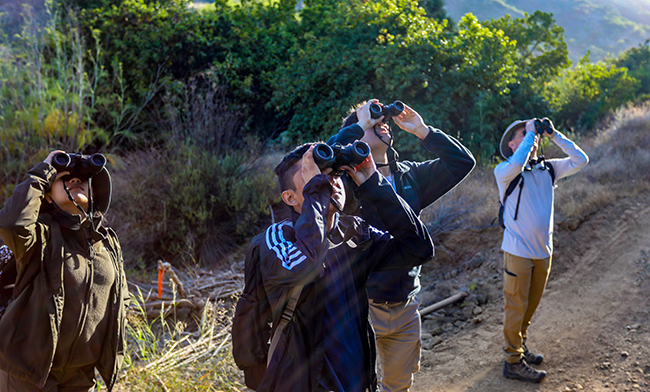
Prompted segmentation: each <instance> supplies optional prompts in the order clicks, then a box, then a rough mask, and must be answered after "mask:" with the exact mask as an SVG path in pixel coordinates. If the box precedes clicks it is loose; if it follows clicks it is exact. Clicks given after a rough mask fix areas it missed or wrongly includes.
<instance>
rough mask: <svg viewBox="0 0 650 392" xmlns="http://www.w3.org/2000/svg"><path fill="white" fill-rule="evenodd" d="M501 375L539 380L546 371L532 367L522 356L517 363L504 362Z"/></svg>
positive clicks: (523, 379) (529, 380)
mask: <svg viewBox="0 0 650 392" xmlns="http://www.w3.org/2000/svg"><path fill="white" fill-rule="evenodd" d="M503 377H505V378H512V379H515V380H521V381H528V382H540V381H542V379H543V378H544V377H546V372H545V371H543V370H542V371H539V370H535V369H533V368H532V367H530V366H528V364H527V363H526V360H525V359H523V358H522V359H521V360H520V361H519V362H517V363H508V362H506V363H505V364H504V365H503Z"/></svg>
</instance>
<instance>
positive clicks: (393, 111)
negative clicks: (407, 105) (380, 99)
mask: <svg viewBox="0 0 650 392" xmlns="http://www.w3.org/2000/svg"><path fill="white" fill-rule="evenodd" d="M403 111H404V104H403V103H402V101H395V102H393V103H391V104H390V105H388V106H386V105H382V104H381V103H372V104H370V117H372V118H379V117H381V116H384V122H385V123H387V122H389V121H390V120H391V119H392V118H393V117H395V116H399V114H400V113H402V112H403Z"/></svg>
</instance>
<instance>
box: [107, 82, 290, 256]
mask: <svg viewBox="0 0 650 392" xmlns="http://www.w3.org/2000/svg"><path fill="white" fill-rule="evenodd" d="M204 83H205V84H204ZM165 110H166V112H167V117H168V118H170V119H171V121H169V122H168V123H166V124H167V126H168V127H169V128H168V129H164V130H162V134H163V135H165V137H164V139H165V140H166V142H165V144H164V145H162V146H159V147H152V148H151V149H149V150H147V151H143V152H136V153H132V154H129V155H128V156H125V158H124V162H123V165H122V167H121V168H120V169H119V170H118V171H117V172H116V173H115V181H116V184H115V192H116V195H115V197H114V202H113V206H114V210H115V211H117V213H116V214H117V216H116V218H115V219H114V221H115V224H114V226H116V227H118V229H119V230H120V231H119V233H120V238H125V240H124V241H123V242H124V243H125V245H124V248H125V249H127V250H125V252H127V253H130V252H132V253H131V254H128V257H127V259H129V260H139V259H143V260H144V261H155V260H156V259H158V258H163V259H166V260H168V261H172V260H176V261H178V260H180V261H184V262H198V263H202V264H214V263H216V262H217V261H219V260H221V259H222V258H223V257H224V256H225V255H226V254H227V253H228V252H229V251H230V250H231V249H232V248H233V247H234V246H235V245H237V244H238V243H240V242H241V241H242V240H244V239H246V238H248V237H249V236H251V235H253V234H257V232H258V231H259V230H260V228H261V226H262V225H263V224H264V223H266V222H265V219H268V218H266V217H267V216H268V213H269V212H270V210H269V205H270V203H271V202H273V201H274V200H275V198H276V197H277V194H278V192H277V191H276V182H277V181H276V178H275V175H274V174H273V172H272V170H271V169H270V168H268V167H266V165H264V163H263V162H262V160H261V159H260V157H261V151H262V149H261V145H260V144H259V143H258V142H256V141H255V139H251V138H249V137H246V135H245V134H243V133H242V131H241V130H242V127H241V121H242V120H241V118H240V116H239V115H238V113H237V111H236V107H234V106H233V105H231V104H229V102H228V101H226V100H225V98H224V97H223V95H221V94H220V93H219V89H218V88H216V87H215V86H213V85H211V84H208V83H207V82H205V80H204V81H199V80H192V82H191V83H189V84H188V85H187V86H186V87H185V88H184V89H183V90H182V92H181V93H179V94H178V95H173V96H167V97H166V106H165Z"/></svg>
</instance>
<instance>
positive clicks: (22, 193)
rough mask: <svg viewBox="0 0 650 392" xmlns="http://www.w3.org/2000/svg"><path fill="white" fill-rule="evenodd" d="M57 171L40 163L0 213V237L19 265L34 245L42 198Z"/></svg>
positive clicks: (48, 165) (19, 185)
mask: <svg viewBox="0 0 650 392" xmlns="http://www.w3.org/2000/svg"><path fill="white" fill-rule="evenodd" d="M56 174H57V172H56V169H54V168H53V167H52V166H51V165H50V164H49V163H46V162H41V163H39V164H38V165H36V166H35V167H34V168H33V169H31V170H30V171H29V172H28V173H27V177H26V178H25V180H24V181H23V182H21V183H20V184H18V186H16V189H14V193H13V194H12V195H11V197H9V199H7V201H6V202H5V205H4V207H3V208H2V210H0V237H2V240H3V241H4V243H5V244H6V245H7V246H8V247H9V248H10V249H11V250H12V251H13V252H14V255H15V256H16V260H17V261H19V262H20V260H22V259H23V256H24V255H25V253H26V252H27V251H28V250H29V249H30V248H31V247H32V246H33V245H34V243H35V241H36V236H35V231H36V221H37V219H38V214H39V211H40V208H41V204H42V203H43V199H44V197H45V194H46V193H47V192H48V191H49V189H50V187H51V186H52V184H53V183H54V180H55V179H56Z"/></svg>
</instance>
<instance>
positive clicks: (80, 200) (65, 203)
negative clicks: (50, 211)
mask: <svg viewBox="0 0 650 392" xmlns="http://www.w3.org/2000/svg"><path fill="white" fill-rule="evenodd" d="M63 184H64V181H63V180H62V179H61V176H59V178H57V179H56V181H54V184H52V189H51V190H50V192H49V193H48V194H47V195H46V200H47V201H48V202H54V203H56V205H58V206H59V208H61V209H62V210H63V211H65V212H67V213H69V214H71V215H80V211H79V209H77V207H76V206H75V205H74V204H73V203H72V201H70V199H69V198H68V195H67V193H66V192H65V189H63ZM65 185H66V186H67V187H68V190H69V191H70V194H71V195H72V197H73V198H74V200H75V201H76V202H77V204H79V206H80V207H81V208H83V209H84V211H86V212H88V201H89V197H88V188H89V186H88V180H83V181H82V180H80V179H78V178H76V177H75V178H71V179H69V180H68V181H65Z"/></svg>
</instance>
